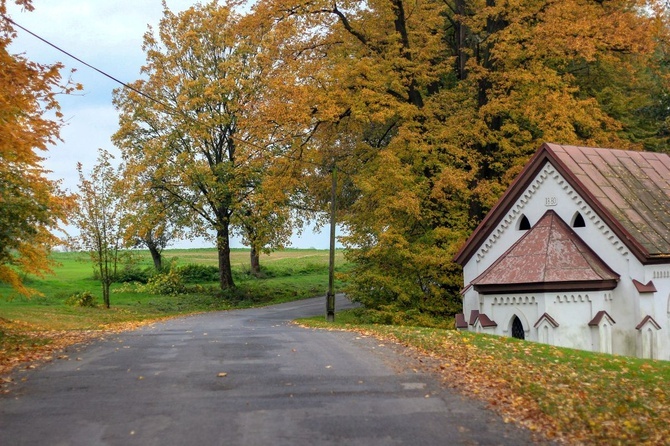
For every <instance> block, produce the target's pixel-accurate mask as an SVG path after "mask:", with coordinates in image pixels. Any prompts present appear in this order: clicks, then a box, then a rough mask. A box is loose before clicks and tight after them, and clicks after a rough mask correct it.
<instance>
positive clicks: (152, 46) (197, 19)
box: [114, 1, 275, 290]
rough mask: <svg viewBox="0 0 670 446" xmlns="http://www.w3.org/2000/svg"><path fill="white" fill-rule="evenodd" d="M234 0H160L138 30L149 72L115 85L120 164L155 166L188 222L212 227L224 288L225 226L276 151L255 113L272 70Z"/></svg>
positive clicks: (227, 279) (197, 228)
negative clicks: (158, 12) (169, 2)
mask: <svg viewBox="0 0 670 446" xmlns="http://www.w3.org/2000/svg"><path fill="white" fill-rule="evenodd" d="M239 4H240V2H235V1H228V2H225V3H224V4H223V5H219V4H218V2H216V1H214V2H210V3H208V4H205V5H200V4H198V5H196V6H194V7H191V8H189V9H188V10H186V11H183V12H181V13H179V14H173V13H172V12H170V11H169V10H168V9H167V7H166V6H165V3H164V16H163V19H162V20H161V22H160V25H159V32H158V36H155V35H154V34H153V33H152V32H151V31H150V32H148V33H146V34H145V37H144V50H145V52H146V55H147V64H146V65H145V67H144V68H143V70H142V71H143V73H144V74H145V75H146V76H147V79H146V80H139V81H136V82H135V83H133V84H132V87H133V89H132V90H131V89H122V90H118V91H117V92H116V93H115V104H116V106H117V108H118V109H119V112H120V118H119V121H120V128H119V130H118V131H117V132H116V134H115V136H114V141H115V143H116V144H117V145H118V146H119V147H120V149H121V150H122V152H123V157H124V160H125V162H126V164H127V165H128V166H131V167H132V168H133V169H141V168H142V166H156V170H155V172H154V174H153V179H154V181H153V183H152V187H153V188H156V189H160V190H161V191H162V192H163V193H165V194H167V195H168V196H169V197H170V200H172V201H174V202H175V203H178V205H179V206H181V208H182V209H187V210H188V214H189V215H188V219H189V227H190V229H191V231H192V232H194V233H196V234H198V235H205V236H207V235H208V234H209V233H210V232H209V231H213V232H214V233H215V240H216V246H217V250H218V254H219V255H218V257H219V273H220V274H219V275H220V286H221V289H222V290H226V289H229V288H232V287H234V281H233V276H232V271H231V265H230V234H231V231H232V230H234V229H235V228H236V227H238V228H239V226H238V225H241V224H242V223H243V222H244V224H247V223H248V222H249V221H250V220H249V219H247V218H246V217H245V215H244V214H245V213H246V214H248V213H249V209H251V208H254V207H253V206H251V204H250V203H248V202H247V199H248V198H249V197H250V196H251V195H252V192H253V189H254V187H255V186H256V185H257V184H259V181H258V178H259V176H262V175H263V172H264V168H265V166H266V165H267V161H266V160H267V159H268V158H270V157H272V156H274V154H275V152H274V150H275V149H274V147H275V145H274V144H273V143H272V142H271V139H272V128H271V127H270V128H269V127H266V126H265V125H264V123H263V122H261V121H260V120H259V118H258V116H259V115H260V114H261V113H260V112H259V111H258V110H259V108H262V107H263V101H264V100H265V97H266V96H265V94H264V87H265V86H266V81H267V79H268V77H267V73H266V72H264V71H263V68H264V66H263V65H261V64H259V60H258V58H257V54H258V52H257V47H256V46H254V45H253V41H252V40H250V39H249V38H246V37H245V35H244V34H243V33H242V32H241V31H240V30H241V28H240V26H239V22H240V15H239V14H238V13H237V12H236V8H237V7H238V6H239ZM139 92H141V93H139ZM252 215H253V211H252ZM252 221H253V226H254V227H256V226H257V224H259V223H261V222H258V220H252Z"/></svg>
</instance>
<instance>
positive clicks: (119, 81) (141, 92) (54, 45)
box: [2, 14, 171, 108]
mask: <svg viewBox="0 0 670 446" xmlns="http://www.w3.org/2000/svg"><path fill="white" fill-rule="evenodd" d="M2 18H3V19H5V20H6V21H8V22H9V23H11V24H12V25H14V26H16V27H17V28H20V29H22V30H23V31H25V32H27V33H28V34H30V35H31V36H33V37H35V38H36V39H39V40H40V41H42V42H44V43H46V44H47V45H49V46H50V47H52V48H54V49H56V50H58V51H60V52H61V53H63V54H65V55H67V56H69V57H71V58H73V59H74V60H76V61H77V62H79V63H81V64H83V65H85V66H87V67H89V68H90V69H92V70H95V71H97V72H98V73H100V74H102V75H103V76H105V77H107V78H109V79H111V80H113V81H114V82H116V83H118V84H121V85H123V86H124V87H125V88H127V89H129V90H132V91H134V92H135V93H137V94H139V95H142V96H144V97H145V98H147V99H149V100H150V101H153V102H156V103H157V104H160V105H162V106H163V107H167V108H171V107H169V106H168V105H166V104H164V103H163V102H161V101H160V100H158V99H156V98H154V97H152V96H151V95H149V94H147V93H145V92H143V91H141V90H138V89H137V88H135V87H133V86H132V85H128V84H127V83H125V82H123V81H121V80H119V79H117V78H115V77H114V76H112V75H111V74H108V73H106V72H104V71H102V70H101V69H99V68H97V67H94V66H93V65H91V64H89V63H88V62H85V61H83V60H81V59H80V58H78V57H77V56H75V55H74V54H72V53H70V52H68V51H65V50H64V49H63V48H61V47H59V46H58V45H56V44H53V43H51V42H50V41H48V40H47V39H45V38H43V37H41V36H39V35H37V34H35V33H34V32H32V31H30V30H29V29H27V28H25V27H23V26H21V25H19V24H18V23H16V22H15V21H14V20H12V19H11V18H9V17H7V16H6V15H4V14H2Z"/></svg>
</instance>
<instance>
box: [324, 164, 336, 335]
mask: <svg viewBox="0 0 670 446" xmlns="http://www.w3.org/2000/svg"><path fill="white" fill-rule="evenodd" d="M330 172H331V176H332V179H333V184H332V188H331V191H330V263H329V265H328V294H326V321H328V322H334V321H335V291H334V282H335V197H336V195H337V168H336V167H335V163H333V167H332V168H331V170H330Z"/></svg>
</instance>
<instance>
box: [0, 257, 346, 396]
mask: <svg viewBox="0 0 670 446" xmlns="http://www.w3.org/2000/svg"><path fill="white" fill-rule="evenodd" d="M126 254H127V255H128V256H129V258H128V259H127V260H128V261H129V262H130V263H129V265H131V266H132V268H134V269H135V270H142V269H144V270H147V271H152V270H153V263H152V260H151V256H150V254H149V252H148V251H132V252H127V253H126ZM53 258H54V260H56V261H57V262H59V266H58V267H56V268H55V271H54V274H53V275H49V276H46V277H43V278H36V277H27V278H26V279H25V283H26V284H27V285H28V286H29V287H31V288H33V289H36V290H37V291H39V292H40V293H41V294H42V295H41V296H33V297H30V298H26V297H24V296H16V295H15V293H14V292H13V291H12V290H11V289H10V288H9V287H8V286H6V285H4V284H3V285H0V374H1V373H2V372H3V370H7V369H9V368H11V367H13V366H14V365H15V364H16V363H18V362H21V361H23V360H27V359H26V358H28V359H30V358H34V357H35V355H37V356H39V355H38V354H37V352H40V351H47V352H50V351H52V350H54V349H57V348H60V347H61V346H62V345H66V344H68V343H72V342H79V341H81V340H82V337H87V336H90V335H95V333H98V332H100V333H101V332H104V331H108V330H116V329H124V328H129V327H132V326H134V325H136V324H139V323H144V322H147V321H153V320H156V319H160V318H165V317H171V316H175V315H181V314H189V313H194V312H203V311H214V310H227V309H232V308H244V307H249V306H254V305H268V304H272V303H279V302H286V301H290V300H297V299H304V298H308V297H315V296H319V295H321V296H325V294H326V291H327V287H328V251H324V250H316V249H290V250H286V251H279V252H275V253H272V254H270V255H262V256H261V268H262V272H263V276H262V277H261V278H257V277H254V276H252V275H251V274H249V269H250V267H249V264H250V261H249V251H248V250H245V249H234V250H233V251H232V254H231V260H232V264H233V276H234V279H235V284H236V286H237V288H236V289H235V290H234V291H233V292H227V293H222V292H221V290H220V289H219V288H218V281H217V280H212V281H209V282H203V283H188V284H186V286H187V292H186V293H185V294H179V295H158V294H150V293H147V292H142V291H139V292H138V289H139V288H137V286H136V285H133V284H119V283H115V284H113V285H112V295H111V307H112V308H111V309H105V308H103V307H102V306H101V305H100V304H101V301H102V299H101V296H102V292H101V285H100V282H99V281H97V280H95V278H94V275H93V265H92V263H91V261H90V259H89V257H88V255H87V254H83V253H54V254H53ZM164 264H165V265H170V264H174V265H176V266H183V265H188V264H199V265H210V266H217V265H218V258H217V252H216V250H215V249H174V250H167V251H165V252H164ZM336 264H337V268H336V271H338V270H339V271H341V270H342V269H343V268H346V265H345V264H344V260H343V254H342V252H338V253H337V255H336ZM338 286H339V285H338ZM82 292H90V293H91V294H93V296H94V297H95V299H97V302H98V304H99V305H98V306H96V307H94V308H87V307H78V306H72V305H67V304H66V300H67V299H68V298H69V297H70V296H72V295H73V294H75V293H82ZM324 311H325V303H324ZM84 335H85V336H84ZM0 384H1V383H0Z"/></svg>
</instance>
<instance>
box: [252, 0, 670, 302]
mask: <svg viewBox="0 0 670 446" xmlns="http://www.w3.org/2000/svg"><path fill="white" fill-rule="evenodd" d="M254 13H255V14H258V15H260V16H262V17H264V18H265V19H266V20H267V22H266V23H269V24H272V26H279V25H281V26H283V27H285V28H287V29H288V28H290V26H288V25H287V24H289V23H290V24H292V26H293V29H294V34H293V35H292V36H291V38H290V39H287V40H286V41H285V42H287V43H285V44H284V46H283V47H282V50H283V51H284V52H283V59H284V60H299V61H300V63H301V64H303V65H305V66H306V67H308V69H307V70H306V71H302V72H300V71H296V72H297V73H298V74H299V75H300V77H299V78H298V80H297V84H298V85H300V86H309V87H310V88H311V93H310V97H311V98H312V99H313V100H314V103H313V104H312V108H311V109H312V110H313V111H314V114H315V115H316V116H318V118H319V119H321V120H322V122H323V124H322V125H321V130H322V132H320V133H319V134H316V135H315V140H314V143H313V144H312V147H311V148H312V150H313V151H315V152H317V153H320V154H321V155H320V156H322V157H323V156H326V157H328V156H330V157H332V158H333V159H334V160H335V159H336V160H337V161H336V162H337V163H338V164H339V165H340V166H341V168H342V170H343V171H344V172H348V174H349V186H348V188H347V189H346V190H342V191H340V193H341V195H342V196H341V199H342V200H343V202H344V203H347V204H348V205H347V206H345V207H344V208H343V210H342V211H341V214H340V221H343V222H344V224H345V225H346V227H347V229H348V235H347V236H346V237H344V238H343V240H344V242H345V243H346V245H347V247H348V248H349V250H348V252H349V257H350V259H352V260H354V263H355V267H354V268H353V269H352V271H351V273H350V274H348V276H347V279H348V292H349V293H350V294H351V295H352V296H353V297H355V298H357V299H359V300H361V301H362V302H364V303H366V304H368V305H370V306H373V307H377V308H386V307H389V306H390V307H393V308H400V309H404V310H410V309H413V310H416V311H425V312H430V313H433V314H448V313H449V312H452V311H454V310H455V309H456V308H457V307H458V306H459V302H460V299H459V296H458V290H459V288H460V286H461V283H462V282H461V279H460V271H459V270H458V268H457V267H456V266H455V265H454V264H453V263H452V262H451V259H452V257H453V254H454V253H455V252H456V250H457V249H458V248H459V247H460V245H461V244H462V243H463V241H464V240H465V238H466V237H467V235H468V234H469V232H470V231H471V230H472V229H473V228H474V226H475V225H476V224H477V223H478V222H479V221H481V219H482V218H483V216H484V215H485V214H486V212H487V211H488V209H490V208H491V206H492V205H493V204H494V203H495V202H496V200H497V199H498V197H499V196H500V195H501V194H502V192H503V191H504V190H505V188H506V187H507V185H508V184H509V183H510V182H511V181H512V180H513V178H514V177H515V176H516V175H517V174H518V173H519V171H520V169H521V168H522V166H523V165H524V163H525V162H526V160H527V159H528V158H529V157H530V156H531V154H532V153H533V152H534V151H535V150H536V149H537V148H538V147H539V145H540V144H541V143H542V142H544V141H554V142H560V143H566V144H585V145H597V146H604V147H619V148H639V149H642V148H645V149H648V150H659V149H663V150H667V142H668V132H667V127H666V119H667V117H668V111H667V108H664V107H665V104H666V102H667V74H668V72H667V63H666V61H667V56H666V52H665V45H666V42H668V39H667V37H668V36H667V31H668V26H667V15H666V11H665V5H664V3H662V2H647V1H639V0H611V1H605V2H603V1H595V0H565V1H551V0H520V1H502V0H500V1H498V0H447V1H444V0H422V1H418V2H405V1H402V0H371V1H368V2H354V1H344V0H343V1H336V2H333V1H326V0H312V1H308V2H304V1H293V2H292V1H285V0H281V1H279V0H264V1H259V2H258V3H257V5H256V6H255V9H254ZM268 26H270V25H268ZM286 88H290V87H286ZM325 129H329V131H330V133H328V131H323V130H325ZM319 140H320V141H321V142H324V141H327V140H328V141H329V143H328V144H319V143H318V141H319ZM333 152H337V156H335V155H334V153H333ZM308 156H311V158H312V159H317V158H318V156H319V155H316V154H311V155H308ZM314 173H315V175H316V174H317V173H318V172H316V171H315V172H314ZM317 176H318V175H317ZM321 176H322V175H321ZM308 181H313V180H308ZM308 184H310V183H308ZM311 184H313V185H314V186H318V187H319V189H320V190H321V191H323V190H324V189H325V188H324V187H323V182H321V183H319V182H317V181H314V182H313V183H311ZM326 190H327V189H326ZM319 193H320V192H319V191H317V190H315V189H313V190H312V191H311V192H310V194H311V196H317V195H318V194H319Z"/></svg>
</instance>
